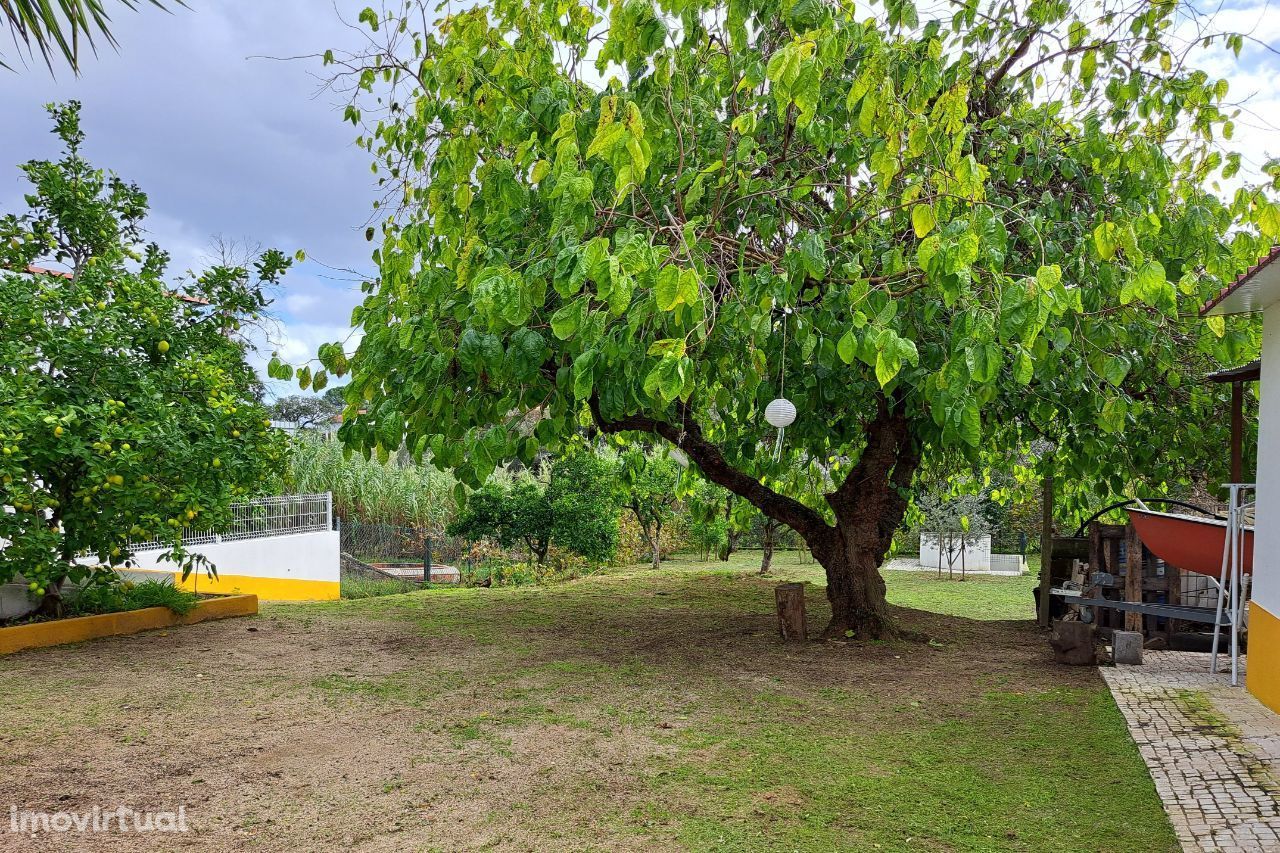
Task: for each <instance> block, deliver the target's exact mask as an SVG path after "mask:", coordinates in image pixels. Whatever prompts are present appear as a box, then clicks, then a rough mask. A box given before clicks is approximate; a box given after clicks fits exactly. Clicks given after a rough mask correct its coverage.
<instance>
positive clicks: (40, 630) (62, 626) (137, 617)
mask: <svg viewBox="0 0 1280 853" xmlns="http://www.w3.org/2000/svg"><path fill="white" fill-rule="evenodd" d="M257 612H258V599H257V598H256V597H254V596H252V595H241V596H234V597H231V598H210V599H205V600H204V601H201V602H200V603H199V604H197V605H196V608H195V610H192V611H191V612H190V613H188V614H187V615H186V616H179V615H178V614H176V613H174V612H173V611H172V610H170V609H169V608H167V607H147V608H144V609H142V610H126V611H124V612H123V613H102V614H99V615H97V616H77V617H73V618H71V619H51V620H49V621H48V622H31V623H29V624H26V625H11V626H9V627H8V628H0V655H7V654H10V653H12V652H18V651H22V650H23V649H36V648H40V647H41V646H58V645H62V644H63V643H82V642H84V641H85V640H96V639H98V638H99V637H114V636H119V635H122V634H136V633H138V632H139V631H151V630H154V629H156V628H171V627H173V626H175V625H194V624H195V623H197V622H204V621H205V620H208V619H226V618H228V617H231V616H251V615H253V614H254V613H257Z"/></svg>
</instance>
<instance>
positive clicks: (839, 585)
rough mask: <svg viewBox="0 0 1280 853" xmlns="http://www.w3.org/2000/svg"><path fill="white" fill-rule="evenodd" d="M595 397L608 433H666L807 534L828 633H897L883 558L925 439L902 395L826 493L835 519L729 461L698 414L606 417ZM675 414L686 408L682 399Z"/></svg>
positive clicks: (732, 487) (881, 408) (886, 407)
mask: <svg viewBox="0 0 1280 853" xmlns="http://www.w3.org/2000/svg"><path fill="white" fill-rule="evenodd" d="M590 402H591V406H592V412H593V414H594V415H595V418H596V422H597V423H598V424H600V425H601V427H602V428H603V430H604V431H605V432H608V433H615V432H626V431H628V430H640V431H645V432H650V433H654V434H656V435H660V436H662V437H663V438H665V439H667V440H668V441H670V442H671V443H672V444H674V445H676V446H677V447H679V448H681V449H683V450H684V451H685V452H686V453H687V454H688V455H689V457H690V458H691V459H692V460H693V461H695V462H697V463H698V467H699V468H700V469H701V471H702V474H703V475H704V476H705V477H706V478H707V479H709V480H711V482H713V483H716V484H718V485H721V486H724V487H725V488H726V489H728V490H729V491H731V492H733V493H734V494H735V495H737V496H739V497H742V498H745V499H746V500H749V501H750V502H751V503H752V504H753V505H754V506H755V507H756V508H757V509H759V510H760V511H761V512H763V513H764V514H765V515H766V516H768V517H769V518H771V519H773V520H775V521H778V522H781V523H782V524H786V525H787V526H788V527H790V528H791V529H793V530H795V531H796V532H797V533H799V534H800V535H801V536H802V537H803V538H804V540H805V542H806V543H807V544H808V546H809V550H810V552H811V553H812V554H813V556H814V559H816V560H817V561H818V563H819V564H821V565H822V567H823V569H825V570H826V575H827V598H828V600H829V601H830V602H831V622H830V624H828V625H827V628H826V630H825V631H823V634H822V636H823V637H824V638H842V637H856V638H858V639H878V638H881V637H888V636H892V635H893V634H894V633H895V631H894V625H893V620H892V619H891V618H890V616H889V607H888V604H887V603H886V601H885V584H884V578H882V577H881V575H880V564H881V562H883V560H884V557H885V554H887V553H888V552H889V546H890V544H892V542H893V535H894V533H896V532H897V530H898V526H899V525H900V524H901V523H902V518H903V516H904V515H905V514H906V511H907V502H908V500H909V495H910V489H911V485H912V482H913V480H914V479H915V473H916V468H917V467H918V466H919V464H920V445H919V442H918V440H917V439H916V437H915V436H914V435H913V434H912V431H911V426H910V421H909V420H908V418H907V416H906V415H905V414H904V413H903V411H902V408H901V406H902V401H901V400H900V399H896V398H895V399H890V398H888V397H881V398H880V399H879V401H878V405H877V411H876V412H875V414H874V415H872V416H871V417H870V418H869V419H868V420H867V421H866V422H865V424H864V425H863V435H864V436H865V439H866V443H865V445H864V447H863V449H862V453H861V455H860V456H859V457H858V461H857V463H856V464H855V465H853V467H852V468H851V469H849V471H848V473H847V474H846V476H845V478H844V480H843V482H841V483H840V485H839V487H837V488H836V490H835V491H833V492H829V493H828V494H826V495H824V497H825V499H826V501H827V505H828V506H829V507H830V509H831V514H832V516H833V517H834V518H835V524H834V525H832V524H830V523H828V521H827V520H826V519H825V518H824V517H823V515H822V514H821V513H819V512H818V511H817V510H815V509H813V508H812V507H810V506H806V505H805V504H804V503H802V502H800V501H798V500H796V499H795V498H792V497H789V496H786V495H782V494H779V493H778V492H775V491H773V490H772V489H770V488H768V487H767V486H766V485H764V484H763V483H762V482H761V480H760V479H759V478H757V477H755V476H752V475H751V474H748V473H746V472H745V471H742V470H740V469H738V468H736V467H734V466H733V465H731V464H729V462H728V461H727V460H726V459H725V458H724V454H723V453H721V451H720V448H719V447H717V446H716V445H715V444H714V443H713V442H711V441H708V440H707V438H706V436H705V435H704V434H703V432H702V429H701V427H700V426H699V425H698V423H697V422H696V421H693V420H691V419H689V418H684V417H682V418H681V419H680V422H679V424H675V423H670V422H667V421H660V420H656V419H654V418H650V417H647V416H644V415H631V416H628V417H624V418H620V419H618V420H613V421H610V420H606V419H605V418H603V417H601V415H600V410H599V400H598V399H597V398H595V397H592V399H591V401H590ZM895 409H896V410H895ZM677 414H681V412H680V408H679V407H678V406H677Z"/></svg>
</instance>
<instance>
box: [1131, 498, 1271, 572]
mask: <svg viewBox="0 0 1280 853" xmlns="http://www.w3.org/2000/svg"><path fill="white" fill-rule="evenodd" d="M1125 511H1126V512H1128V513H1129V519H1130V520H1131V521H1132V522H1133V527H1134V529H1135V530H1136V531H1137V532H1138V537H1139V538H1140V539H1142V544H1144V545H1146V546H1147V549H1148V550H1150V551H1151V553H1153V554H1155V555H1156V556H1157V557H1159V558H1160V559H1162V560H1164V561H1165V562H1166V563H1168V564H1169V565H1171V566H1176V567H1177V568H1179V569H1182V570H1183V571H1187V572H1195V573H1196V574H1200V575H1208V576H1209V577H1212V578H1218V577H1221V576H1222V554H1223V546H1224V543H1225V541H1226V538H1227V522H1226V520H1225V519H1220V518H1206V517H1204V516H1197V515H1186V514H1183V513H1177V512H1155V511H1154V510H1150V509H1137V508H1135V507H1127V508H1126V509H1125ZM1241 550H1242V551H1243V552H1244V553H1243V554H1242V555H1241V556H1242V557H1243V558H1244V559H1243V561H1242V562H1243V566H1242V568H1243V572H1244V574H1246V575H1247V574H1252V572H1253V525H1245V526H1244V544H1243V547H1242V549H1241Z"/></svg>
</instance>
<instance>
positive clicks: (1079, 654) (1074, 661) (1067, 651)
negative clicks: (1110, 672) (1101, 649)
mask: <svg viewBox="0 0 1280 853" xmlns="http://www.w3.org/2000/svg"><path fill="white" fill-rule="evenodd" d="M1049 645H1050V646H1053V659H1054V660H1055V661H1057V662H1058V663H1065V664H1068V665H1069V666H1093V664H1094V662H1095V656H1094V652H1093V625H1092V624H1091V623H1089V622H1062V621H1058V622H1054V623H1053V636H1052V637H1050V638H1049Z"/></svg>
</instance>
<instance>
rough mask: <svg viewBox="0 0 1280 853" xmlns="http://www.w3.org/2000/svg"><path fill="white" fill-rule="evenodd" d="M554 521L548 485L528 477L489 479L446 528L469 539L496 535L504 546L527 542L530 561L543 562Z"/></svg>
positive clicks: (471, 540) (453, 534)
mask: <svg viewBox="0 0 1280 853" xmlns="http://www.w3.org/2000/svg"><path fill="white" fill-rule="evenodd" d="M554 521H555V517H554V515H553V512H552V508H551V502H550V501H549V500H547V494H546V487H545V486H542V485H541V484H539V483H537V482H535V481H534V480H532V479H528V478H525V479H520V480H517V481H515V482H514V483H496V482H490V483H486V484H485V485H484V487H483V488H481V489H480V490H479V491H476V492H474V493H472V494H471V495H470V496H469V497H468V498H467V503H466V505H465V506H464V507H463V509H462V511H461V512H460V513H458V516H457V518H455V519H454V520H453V521H451V522H450V523H449V526H448V528H447V530H446V532H447V533H448V534H449V535H450V536H458V537H461V538H462V539H465V540H467V541H468V542H475V541H477V540H480V539H493V540H494V541H496V542H497V543H498V544H499V545H501V546H502V547H503V548H511V547H514V546H516V545H524V547H525V549H526V550H528V552H529V560H530V561H531V562H532V561H536V562H538V563H544V562H546V560H547V551H548V550H549V549H550V548H551V530H552V525H553V523H554Z"/></svg>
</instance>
